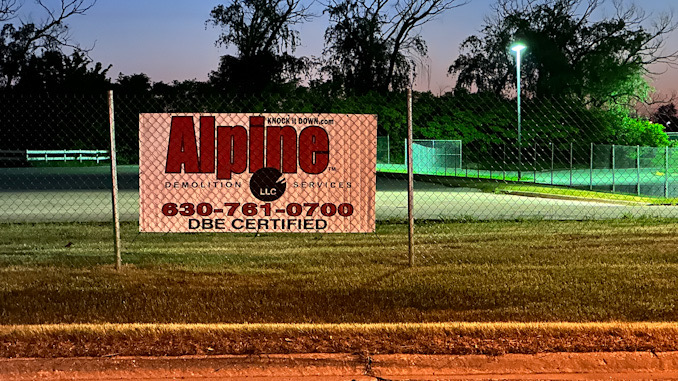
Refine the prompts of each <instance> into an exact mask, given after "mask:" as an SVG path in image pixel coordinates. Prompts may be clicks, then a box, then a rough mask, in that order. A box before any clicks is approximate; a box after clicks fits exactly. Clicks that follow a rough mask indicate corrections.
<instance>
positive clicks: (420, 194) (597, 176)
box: [0, 89, 678, 230]
mask: <svg viewBox="0 0 678 381" xmlns="http://www.w3.org/2000/svg"><path fill="white" fill-rule="evenodd" d="M0 100H1V102H0V108H2V113H1V115H2V116H0V126H2V127H1V134H2V137H1V139H0V151H1V152H2V156H0V166H2V168H0V221H2V222H43V221H108V220H110V218H109V216H110V196H109V195H108V193H107V189H110V173H109V169H108V162H107V161H105V160H104V161H102V160H100V159H96V160H90V159H81V158H82V157H95V158H96V156H97V155H98V154H93V153H91V152H94V151H106V150H108V149H109V141H108V104H107V98H106V94H102V95H101V96H33V95H12V96H8V95H3V96H2V98H0ZM115 105H116V113H115V124H116V140H117V142H116V143H117V147H118V148H117V157H118V163H119V176H118V179H119V186H120V189H121V193H120V199H121V200H120V206H121V217H122V219H123V220H127V221H136V220H137V219H138V216H139V210H138V205H139V203H138V197H139V195H138V192H139V183H138V182H139V170H138V165H139V156H138V154H139V118H140V114H171V115H179V114H186V113H188V114H190V115H194V114H195V113H204V114H210V115H217V114H222V113H227V114H237V113H247V115H258V114H266V115H280V116H292V115H296V114H304V113H313V114H315V115H318V114H342V115H345V114H367V115H376V116H377V118H376V119H377V127H376V131H374V130H373V129H374V127H373V126H372V125H371V124H364V126H370V127H369V128H370V129H372V130H371V131H362V130H361V131H360V132H356V134H354V135H348V136H345V138H344V143H342V144H345V145H346V147H347V148H348V149H349V151H348V152H349V153H348V156H345V157H342V158H341V159H342V160H343V161H344V162H345V163H346V165H347V167H346V168H348V169H347V173H348V172H351V171H352V170H357V168H361V167H360V166H359V165H358V163H361V162H363V159H361V158H359V157H357V156H355V155H358V156H360V157H363V156H365V157H366V156H368V154H369V152H362V151H360V152H356V150H360V148H359V147H360V143H361V142H362V140H363V139H365V137H363V135H361V134H374V133H376V135H377V136H379V137H380V138H379V139H378V143H376V144H377V149H376V151H377V152H376V160H377V164H376V171H377V181H376V183H377V192H376V195H375V216H376V220H377V221H384V220H392V219H404V218H405V217H406V215H407V201H406V200H407V197H406V189H407V186H406V182H405V180H404V179H405V177H404V174H405V166H404V164H405V152H406V150H405V136H406V126H407V124H406V116H407V109H406V96H405V94H398V93H392V94H386V95H380V94H368V95H364V96H355V97H348V96H332V95H330V94H318V93H314V92H311V91H308V90H303V89H302V90H297V91H294V92H292V93H290V94H288V95H285V96H283V95H266V94H264V95H260V96H238V97H227V96H207V95H205V96H186V95H184V96H178V95H173V96H151V95H148V96H124V95H116V97H115ZM196 115H197V114H196ZM413 116H414V121H413V125H414V137H415V139H421V141H417V142H415V143H416V144H417V145H418V147H419V148H420V150H418V151H417V150H415V152H414V156H413V159H414V162H415V165H414V168H415V173H416V174H417V176H416V177H415V192H416V194H415V217H416V218H418V219H420V220H421V219H432V220H467V219H516V218H538V219H542V218H548V219H591V218H595V219H598V218H620V217H628V216H665V217H674V216H676V214H678V213H676V212H675V209H674V208H673V207H664V206H647V204H650V203H659V204H661V203H671V202H672V201H671V198H673V197H676V195H677V194H678V188H677V187H676V185H675V184H676V183H678V181H676V180H678V179H677V178H676V172H677V170H676V165H677V164H676V159H675V157H676V155H675V154H674V151H673V148H672V147H669V148H666V146H667V144H668V140H667V138H666V135H665V134H664V133H663V132H662V131H661V130H657V127H656V125H654V126H653V125H650V124H649V123H645V122H630V121H629V120H630V119H629V118H628V116H627V115H623V113H620V112H613V111H610V110H605V109H601V108H596V107H589V106H587V104H586V102H582V101H579V100H568V99H525V100H523V104H522V131H521V136H520V138H521V139H520V141H521V144H520V146H519V145H518V143H517V142H518V131H517V128H516V126H517V122H516V119H517V117H516V103H515V100H506V99H503V98H500V97H495V96H492V95H488V94H458V95H451V94H448V95H444V96H433V95H431V94H427V93H425V94H415V97H414V106H413ZM195 120H196V122H195V123H196V126H197V125H198V124H199V118H198V117H197V116H196V119H195ZM246 122H247V121H246V120H243V121H239V123H240V124H241V125H243V126H247V123H246ZM634 123H635V124H634ZM227 125H230V124H227ZM281 125H282V124H281ZM302 127H303V126H302ZM295 132H296V134H297V138H298V137H299V136H298V134H299V133H300V130H295ZM342 133H343V132H342ZM195 136H196V139H198V140H199V139H200V137H199V135H198V132H197V127H196V135H195ZM365 136H367V135H365ZM217 142H218V139H217ZM158 144H160V143H158ZM163 144H164V145H163V147H159V148H158V150H157V152H156V153H157V155H156V156H158V157H162V158H163V159H164V158H165V155H166V149H167V147H166V143H163ZM298 144H301V143H298ZM434 145H435V146H436V147H438V148H435V149H434V148H433V146H434ZM331 147H332V146H331ZM442 147H445V148H442ZM297 149H298V146H297ZM351 149H353V150H351ZM59 150H60V151H62V152H60V153H45V152H44V151H59ZM283 150H284V147H283ZM31 151H42V153H40V154H33V153H31ZM88 152H90V153H88ZM149 152H151V151H149ZM59 155H61V158H63V160H57V159H56V157H57V156H59ZM102 155H103V156H104V157H106V155H105V152H104V153H102ZM352 155H353V156H352ZM45 157H47V158H45ZM79 158H80V159H79ZM231 159H233V157H231ZM233 160H235V159H233ZM364 162H365V163H367V162H369V161H364ZM284 164H285V163H284V162H283V163H282V165H284ZM297 165H299V162H298V161H297ZM353 165H355V168H353V167H352V166H353ZM182 170H183V171H184V172H185V171H186V170H185V167H182ZM361 170H362V169H361ZM364 170H366V171H372V170H374V168H366V169H364ZM142 176H143V174H142ZM306 182H307V183H308V182H309V181H306ZM163 184H164V182H163ZM287 185H288V186H289V185H290V184H289V183H288V184H287ZM243 186H245V185H243ZM527 186H530V187H531V188H529V189H526V188H525V187H527ZM582 190H587V191H589V190H590V191H597V193H595V194H588V193H587V194H582V193H576V192H581V191H582ZM318 191H319V190H318V189H316V190H315V192H318ZM535 194H538V195H539V196H540V197H538V198H537V197H527V196H534V195H535ZM554 195H555V196H558V197H555V196H554ZM562 195H578V196H579V197H581V198H583V199H584V200H581V199H577V200H570V199H568V200H563V199H560V196H562ZM627 195H635V196H638V195H641V196H650V198H643V199H629V198H628V197H630V196H627ZM666 198H668V200H667V199H666ZM180 201H181V200H177V201H176V203H177V207H179V206H180V204H181V202H180ZM237 201H242V200H237ZM611 201H612V202H613V203H610V202H611ZM617 201H624V202H625V203H624V204H622V203H617ZM222 203H223V202H222ZM242 203H243V204H245V203H247V202H242ZM311 203H312V204H313V203H315V202H311ZM319 203H320V204H321V205H320V206H319V207H321V206H322V204H324V203H326V202H322V203H321V202H319ZM343 203H344V202H339V203H338V204H336V203H333V205H334V206H335V207H338V206H339V205H341V204H343ZM163 205H164V204H163ZM257 205H260V204H257ZM211 206H212V209H215V206H214V205H211ZM195 207H197V205H195ZM204 207H205V206H203V208H204ZM302 207H303V205H302ZM293 208H296V206H294V207H293ZM326 208H329V209H328V213H330V212H331V211H332V207H331V206H326ZM217 209H220V207H218V208H217ZM258 209H259V208H258ZM284 209H285V215H286V214H287V210H286V208H284ZM258 211H259V210H258ZM160 212H162V210H161V211H160ZM242 212H243V211H242V209H240V210H239V211H238V213H242ZM250 212H251V211H249V212H247V213H250ZM297 212H298V211H297V210H296V209H295V210H293V214H296V213H297ZM306 212H308V210H302V213H306ZM195 213H196V214H197V211H196V212H195ZM337 213H338V212H337ZM168 230H171V229H168Z"/></svg>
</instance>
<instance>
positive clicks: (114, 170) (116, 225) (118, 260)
mask: <svg viewBox="0 0 678 381" xmlns="http://www.w3.org/2000/svg"><path fill="white" fill-rule="evenodd" d="M108 118H109V124H108V125H109V132H110V138H111V180H112V186H111V199H112V203H111V204H112V208H113V210H112V211H113V237H114V238H113V240H114V250H115V269H116V270H117V271H120V269H121V268H122V255H121V250H120V247H121V244H120V214H119V211H118V165H117V159H116V155H115V112H114V108H113V90H109V91H108Z"/></svg>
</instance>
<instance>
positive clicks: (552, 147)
mask: <svg viewBox="0 0 678 381" xmlns="http://www.w3.org/2000/svg"><path fill="white" fill-rule="evenodd" d="M554 151H555V148H554V146H553V142H551V185H553V158H554V156H555V153H554Z"/></svg>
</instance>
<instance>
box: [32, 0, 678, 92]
mask: <svg viewBox="0 0 678 381" xmlns="http://www.w3.org/2000/svg"><path fill="white" fill-rule="evenodd" d="M49 1H51V0H48V2H49ZM30 3H31V0H26V1H25V5H26V6H25V7H24V9H23V10H22V13H21V15H22V16H21V18H22V19H26V18H28V17H33V19H38V18H39V17H40V16H41V15H42V14H40V13H38V12H36V13H31V14H29V10H30V9H31V7H30V6H29V4H30ZM492 3H494V0H471V1H470V3H469V4H468V5H465V6H463V7H460V8H456V9H452V10H450V11H448V12H447V13H446V14H445V15H443V16H442V17H439V18H438V19H435V20H433V21H431V22H429V23H428V24H426V25H424V27H423V28H422V29H421V34H422V35H423V36H424V38H425V40H426V42H427V43H428V47H429V58H428V60H427V61H426V62H428V64H429V65H430V76H429V75H426V74H425V73H423V74H422V75H420V77H419V78H418V80H417V84H416V85H417V86H416V87H417V89H419V90H431V91H432V92H433V93H436V94H438V93H441V92H444V91H447V90H450V89H451V88H452V86H454V82H453V79H452V78H450V77H448V76H447V68H448V67H449V65H450V64H451V63H452V61H453V60H454V59H455V58H456V57H457V55H458V54H459V45H460V43H461V42H462V40H463V39H465V38H466V37H468V36H469V35H472V34H477V33H478V31H479V30H480V28H481V26H482V23H483V17H484V16H485V15H488V14H490V13H491V8H490V6H491V4H492ZM609 3H610V4H607V5H605V9H604V12H607V13H608V14H609V13H611V12H612V10H613V9H612V7H611V1H609ZM218 4H224V2H220V1H204V0H199V1H186V0H99V1H98V2H97V4H96V5H95V6H94V7H93V8H92V9H91V10H90V11H89V12H88V13H87V14H86V15H84V16H74V17H73V18H71V19H70V20H69V25H70V27H71V34H72V37H73V40H74V41H77V42H78V43H80V44H81V45H82V46H83V47H92V46H94V48H93V50H92V52H91V53H90V57H92V58H93V59H94V60H96V61H100V62H102V63H104V64H112V65H113V67H112V69H111V71H110V75H111V77H113V78H116V77H117V76H118V73H121V72H122V73H124V74H135V73H146V74H147V75H149V76H150V77H151V79H152V80H153V81H172V80H175V79H176V80H184V79H198V80H205V79H206V78H207V75H208V73H209V72H210V71H212V70H214V69H216V68H217V65H218V62H219V57H220V56H221V55H223V54H225V53H226V52H227V51H226V50H225V49H224V48H217V47H216V46H215V44H214V42H215V40H216V39H217V36H218V35H219V32H220V31H219V30H218V29H216V28H214V27H211V26H206V24H205V21H206V20H207V19H208V17H209V13H210V11H211V10H212V8H214V7H215V6H216V5H218ZM637 4H639V5H640V6H641V7H642V8H643V9H644V10H645V11H646V12H647V13H648V14H650V13H651V14H652V15H654V16H656V15H658V14H659V13H661V12H672V11H678V2H676V0H644V1H639V2H637ZM322 8H323V7H322V5H320V4H319V3H316V4H315V6H314V9H315V11H316V14H318V15H319V16H318V17H316V18H315V19H313V20H312V21H310V22H308V23H306V24H303V25H300V26H299V28H298V30H299V31H300V32H301V44H302V46H301V47H300V48H298V49H297V51H296V55H306V56H320V55H321V53H322V48H323V34H324V31H325V29H326V27H327V24H328V21H327V18H326V17H325V16H323V15H322ZM675 17H676V19H678V14H676V15H675ZM666 50H667V51H669V50H670V51H675V50H678V32H674V33H673V34H672V35H671V36H670V38H669V42H668V44H667V46H666ZM652 69H653V71H656V72H665V73H664V74H663V75H661V76H659V77H657V78H656V80H655V81H654V86H655V87H656V88H657V90H658V91H660V92H662V93H671V92H673V91H675V90H676V89H678V67H674V68H670V67H665V66H662V67H654V68H652Z"/></svg>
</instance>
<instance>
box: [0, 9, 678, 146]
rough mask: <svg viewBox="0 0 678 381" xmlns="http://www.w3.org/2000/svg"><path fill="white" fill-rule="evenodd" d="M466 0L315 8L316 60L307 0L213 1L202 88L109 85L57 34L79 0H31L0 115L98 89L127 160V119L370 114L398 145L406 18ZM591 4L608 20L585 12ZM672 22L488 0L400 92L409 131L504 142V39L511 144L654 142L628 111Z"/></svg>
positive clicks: (412, 51)
mask: <svg viewBox="0 0 678 381" xmlns="http://www.w3.org/2000/svg"><path fill="white" fill-rule="evenodd" d="M470 2H472V0H369V1H367V0H329V1H328V2H327V3H325V4H324V9H323V11H322V12H323V13H325V14H326V15H327V17H328V19H329V23H328V26H327V29H326V31H325V35H324V37H325V45H324V50H323V52H322V55H321V56H320V57H301V56H297V55H295V53H296V48H297V47H298V46H299V44H300V43H301V35H300V34H299V31H298V28H299V26H300V25H301V24H303V23H308V22H313V19H314V18H316V17H317V16H318V15H315V14H313V13H312V12H311V8H310V7H309V5H308V3H307V2H304V1H302V0H230V1H228V2H225V3H223V4H220V5H217V6H215V7H214V8H213V9H212V11H211V12H210V14H209V15H206V17H207V21H206V23H207V24H208V25H209V26H211V27H215V28H219V30H221V33H220V36H219V38H218V40H217V41H216V43H217V44H218V45H221V46H224V47H229V48H233V49H232V51H233V52H234V53H233V54H227V55H224V56H222V57H221V59H220V62H219V65H218V67H217V68H215V70H214V71H212V72H211V73H209V76H208V79H207V80H206V81H195V80H191V81H173V82H171V83H164V82H153V81H152V80H151V79H150V78H149V77H148V76H147V75H146V74H143V73H139V74H131V75H125V74H122V73H121V74H120V75H119V76H118V77H117V78H116V79H115V80H111V79H109V72H110V70H111V66H110V65H106V64H104V63H100V62H93V61H92V60H91V59H90V58H89V57H88V50H87V49H85V48H82V47H80V46H79V45H78V44H77V43H75V42H74V41H72V40H71V38H70V35H69V29H68V25H67V22H68V20H69V19H70V18H72V17H78V16H82V15H84V14H85V13H86V12H87V11H88V10H89V9H91V7H93V6H95V5H96V4H95V1H92V0H58V1H55V2H50V1H49V0H36V3H37V5H38V6H39V7H40V8H42V9H43V11H44V13H45V15H46V16H45V17H44V18H43V19H42V21H41V22H38V23H33V22H25V21H21V20H19V19H18V18H17V15H18V14H19V12H20V10H21V6H22V3H20V2H18V1H17V0H0V22H3V23H4V24H3V27H2V31H1V32H0V94H2V96H3V99H4V101H3V103H5V105H6V106H7V107H9V106H10V103H11V102H10V101H8V99H10V98H12V97H14V96H15V95H17V94H34V93H42V94H102V93H104V92H105V91H106V90H108V89H110V88H113V89H115V90H116V93H117V94H119V95H120V96H123V97H125V96H126V97H134V98H136V99H137V102H136V103H134V102H130V105H129V106H127V107H123V109H124V108H127V109H129V112H130V115H131V116H130V118H129V126H127V127H123V128H122V131H123V134H126V135H125V136H127V138H125V139H123V141H124V143H123V146H124V147H127V148H126V150H128V151H129V153H130V155H132V156H133V155H134V150H135V148H136V147H135V142H134V141H135V140H136V135H135V128H136V127H135V124H136V123H133V121H134V113H135V112H137V111H139V112H150V111H156V110H160V111H166V110H179V111H189V112H193V111H196V110H198V111H210V112H216V111H228V112H233V111H248V112H252V111H255V112H261V111H269V112H274V111H280V112H366V113H377V114H378V115H379V134H380V135H387V134H388V135H389V136H391V137H393V138H394V139H400V138H402V137H404V126H405V120H404V112H405V110H404V95H403V92H404V91H405V90H406V89H407V88H409V87H411V86H412V82H413V80H414V78H416V76H417V75H419V73H418V72H417V68H418V67H419V66H418V65H417V62H420V61H421V60H422V59H423V58H424V57H426V55H427V52H428V47H427V44H426V41H425V39H424V38H423V37H422V35H421V33H420V32H421V27H422V25H424V24H426V23H427V22H429V21H431V20H433V19H435V18H437V17H453V13H454V12H453V11H454V9H455V8H457V7H460V6H466V5H467V4H468V3H470ZM54 4H56V5H54ZM604 5H611V6H612V7H613V8H614V10H615V12H613V13H612V15H611V16H599V15H600V14H601V10H602V7H603V6H604ZM648 25H650V26H649V27H648ZM675 29H676V24H675V23H674V22H673V20H672V18H671V17H669V16H666V15H659V16H658V17H655V18H650V17H648V16H647V15H646V14H645V13H644V12H643V10H642V9H641V8H638V7H635V6H626V5H624V4H623V3H622V2H620V1H608V0H497V1H496V2H495V4H494V6H493V8H492V13H491V14H490V15H488V16H487V17H486V19H485V21H484V23H483V25H482V26H481V29H480V33H479V34H478V35H473V36H469V37H468V38H467V39H465V40H464V42H463V43H462V45H461V47H460V55H459V57H458V58H457V59H456V60H455V61H454V62H452V63H451V65H450V67H449V74H450V78H451V80H455V81H456V84H455V87H454V90H453V91H451V92H449V93H447V94H441V95H433V94H431V93H419V94H417V96H416V97H415V104H416V106H415V108H416V110H417V111H415V119H417V118H418V120H417V121H416V123H415V126H416V131H415V134H416V135H417V136H418V137H422V138H436V139H461V140H464V142H465V144H472V145H477V147H478V149H479V150H481V151H482V149H483V148H482V147H483V145H485V144H489V143H492V142H499V141H513V140H514V139H515V134H516V133H515V116H514V115H515V111H514V110H515V106H516V105H515V95H516V93H515V91H516V88H515V83H516V77H515V73H516V62H515V56H514V55H513V54H512V52H511V50H510V46H511V44H512V43H514V42H516V41H520V42H522V43H524V44H525V45H527V46H528V47H529V48H528V49H527V50H526V51H525V53H524V57H523V61H522V65H521V68H522V72H523V83H524V86H523V102H525V108H524V112H525V114H524V117H525V118H524V120H525V126H526V131H527V135H526V137H524V138H525V139H526V140H525V144H530V139H531V138H530V136H533V138H532V139H537V138H538V139H546V140H556V141H563V142H566V141H568V140H572V139H582V138H583V136H584V135H585V136H586V139H588V140H590V141H595V142H598V143H604V142H615V143H617V144H643V145H665V144H668V140H667V139H666V135H665V134H664V133H663V131H662V128H663V127H662V126H661V125H659V124H654V123H652V122H651V121H649V120H647V119H643V118H641V117H639V116H638V115H637V113H636V112H635V109H634V106H635V105H636V104H637V103H638V102H647V101H648V100H649V97H650V93H651V88H650V86H649V84H648V82H647V75H648V74H650V72H649V69H648V67H649V65H651V64H653V63H662V62H672V61H674V60H675V59H676V58H677V57H678V53H676V52H668V53H667V52H665V51H664V46H665V42H666V39H667V38H668V37H669V36H670V35H671V33H672V32H673V31H674V30H675ZM671 106H672V105H671ZM98 111H100V110H98V109H97V112H98ZM671 112H673V114H671ZM80 113H81V114H91V112H88V111H87V110H84V111H81V112H80ZM417 115H419V116H417ZM530 115H532V118H530ZM546 116H548V118H547V117H546ZM672 117H673V118H675V106H673V109H671V108H670V106H669V105H665V106H664V109H660V110H658V111H657V114H656V115H654V116H653V117H652V121H654V122H657V123H662V124H663V125H667V122H670V121H672V119H670V118H672ZM3 118H4V119H5V123H9V122H10V121H9V120H7V117H6V116H5V117H3ZM14 118H15V119H16V118H18V117H17V116H14ZM32 118H33V119H34V120H37V119H38V118H37V117H36V116H35V115H33V116H32ZM0 122H2V121H0ZM13 123H15V124H16V123H20V121H18V120H15V121H13ZM24 123H26V122H25V121H24ZM592 123H593V124H594V125H592ZM670 124H671V123H668V125H670ZM63 125H64V127H63V128H66V129H68V128H71V129H74V128H75V127H72V126H73V125H78V124H77V123H75V124H74V123H69V122H64V123H63ZM69 125H71V127H67V126H69ZM79 128H82V127H79ZM73 132H74V134H75V135H77V133H75V131H73ZM95 135H96V134H95ZM29 141H30V139H29V138H24V139H18V140H17V139H14V140H13V139H5V142H4V143H3V144H4V145H5V146H7V145H8V144H10V143H11V142H13V143H11V145H13V146H23V145H25V144H28V142H29ZM8 142H10V143H8ZM44 144H45V145H48V144H52V143H50V142H49V139H46V142H45V143H44ZM63 144H64V145H66V144H73V142H66V143H63ZM82 144H84V143H82Z"/></svg>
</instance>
